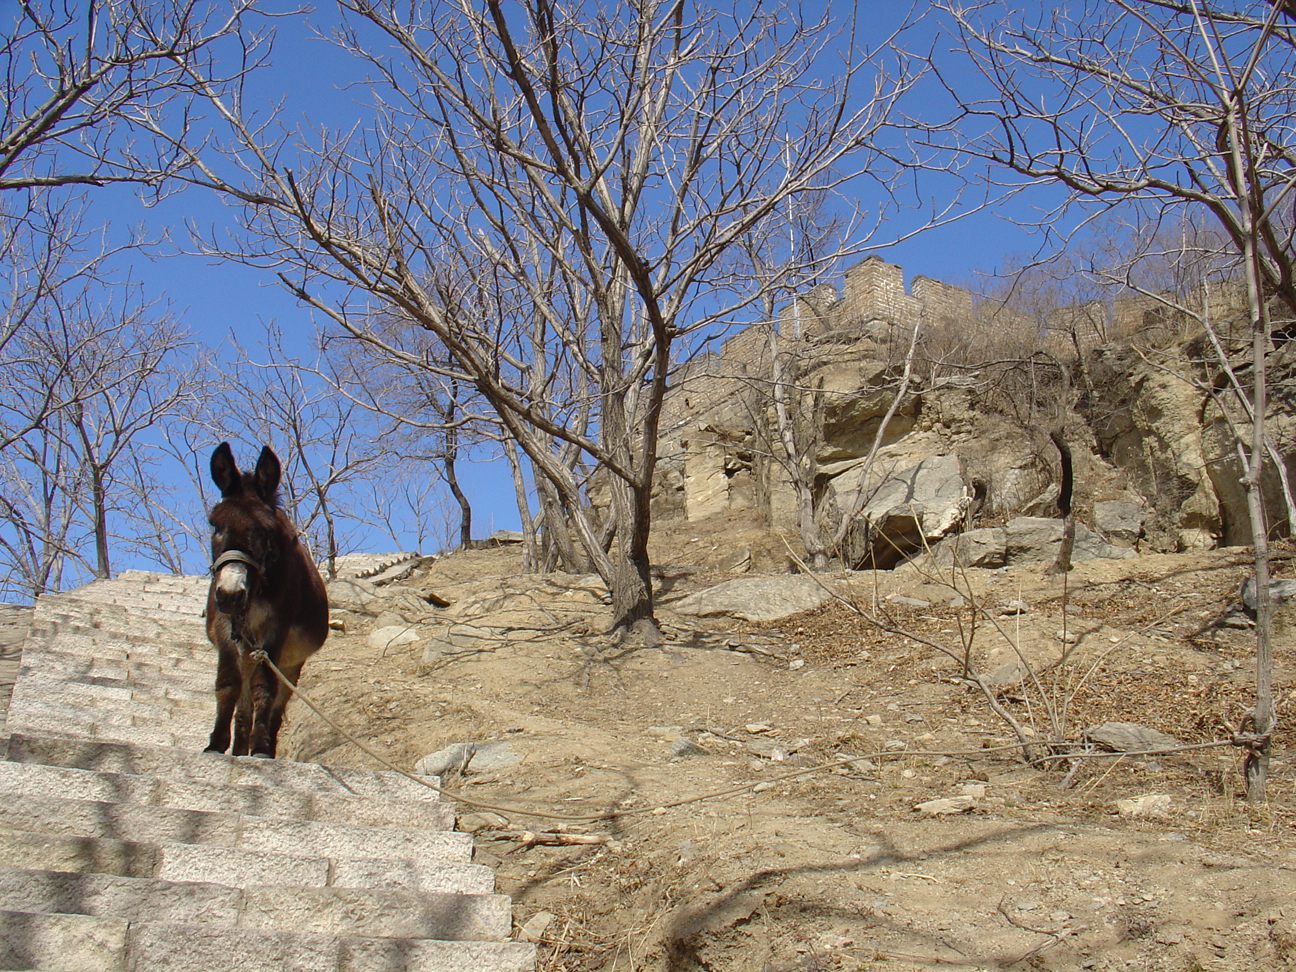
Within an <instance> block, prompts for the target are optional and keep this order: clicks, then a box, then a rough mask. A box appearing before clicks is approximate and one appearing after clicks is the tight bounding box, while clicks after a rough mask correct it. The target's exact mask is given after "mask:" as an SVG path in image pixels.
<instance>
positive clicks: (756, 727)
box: [744, 722, 774, 735]
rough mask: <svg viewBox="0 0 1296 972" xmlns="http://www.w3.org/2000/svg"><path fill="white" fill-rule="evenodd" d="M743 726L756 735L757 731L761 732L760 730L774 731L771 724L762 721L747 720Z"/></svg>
mask: <svg viewBox="0 0 1296 972" xmlns="http://www.w3.org/2000/svg"><path fill="white" fill-rule="evenodd" d="M744 728H746V730H747V731H748V732H750V733H751V734H752V735H756V734H757V733H761V732H773V731H774V727H773V726H771V725H769V724H767V723H764V722H749V723H747V725H746V726H745V727H744Z"/></svg>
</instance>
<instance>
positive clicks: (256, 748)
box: [206, 442, 328, 759]
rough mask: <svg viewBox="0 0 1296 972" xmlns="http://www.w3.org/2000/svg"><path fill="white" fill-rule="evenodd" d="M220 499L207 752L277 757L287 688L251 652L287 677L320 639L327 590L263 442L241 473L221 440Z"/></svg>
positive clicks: (216, 471) (210, 608) (210, 612)
mask: <svg viewBox="0 0 1296 972" xmlns="http://www.w3.org/2000/svg"><path fill="white" fill-rule="evenodd" d="M211 477H212V481H213V482H214V483H215V484H216V486H217V487H218V488H219V489H220V493H221V498H220V501H219V502H218V503H217V504H216V505H215V506H214V507H213V508H212V511H211V513H210V514H209V515H208V517H207V522H209V523H210V524H211V527H212V566H211V570H212V582H211V588H210V589H209V590H208V592H207V637H208V638H209V639H210V640H211V643H212V644H213V645H215V646H216V651H217V653H218V658H217V662H216V726H215V728H213V729H212V734H211V741H210V742H209V743H208V744H207V750H206V751H207V752H209V753H223V752H225V751H226V749H229V747H230V717H231V715H233V716H234V747H233V749H231V750H230V753H231V755H234V756H246V755H247V754H248V752H249V751H250V752H251V754H252V755H253V756H267V757H270V758H271V759H273V758H274V755H275V744H276V743H277V741H278V738H279V726H280V725H281V724H282V722H283V714H284V707H285V706H286V705H287V704H288V696H289V694H290V692H289V689H288V688H287V687H285V686H284V685H283V684H282V683H281V682H280V681H279V680H278V679H277V678H276V677H275V674H274V672H272V671H271V670H270V668H269V666H268V665H266V664H264V663H257V662H256V661H255V660H254V659H253V658H252V653H253V652H254V651H256V650H257V649H261V650H262V651H264V652H265V653H266V657H267V658H269V659H270V660H271V661H272V662H274V663H275V665H277V666H278V667H279V669H280V671H282V672H283V673H284V675H285V676H287V677H288V679H289V680H291V681H292V683H293V684H294V685H295V684H296V683H297V679H298V677H300V675H301V669H302V663H303V662H305V661H306V659H307V658H309V657H310V656H311V655H313V654H314V653H315V652H316V651H318V650H319V648H320V646H321V645H322V644H324V639H325V638H327V637H328V595H327V593H326V592H325V590H324V581H323V580H321V579H320V575H319V571H318V570H317V569H316V568H315V564H314V563H312V562H311V559H310V556H309V554H307V552H306V547H305V546H304V545H303V544H302V543H301V541H300V540H299V539H298V536H297V529H296V527H294V526H293V524H292V521H291V520H289V519H288V516H287V514H286V513H284V511H283V510H282V509H280V507H279V477H280V467H279V457H278V456H276V455H275V454H274V452H273V451H272V450H271V449H270V447H269V446H266V447H265V448H264V449H262V450H261V457H260V458H259V459H258V460H257V464H256V471H255V472H251V473H240V472H239V469H238V466H237V465H235V463H234V453H233V452H232V451H231V450H230V446H229V443H228V442H222V443H221V444H220V445H219V446H218V447H217V448H216V451H215V452H213V453H212V458H211Z"/></svg>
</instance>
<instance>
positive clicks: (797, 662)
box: [788, 658, 805, 672]
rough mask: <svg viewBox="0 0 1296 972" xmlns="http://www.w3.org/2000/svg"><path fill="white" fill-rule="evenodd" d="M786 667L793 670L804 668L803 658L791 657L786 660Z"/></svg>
mask: <svg viewBox="0 0 1296 972" xmlns="http://www.w3.org/2000/svg"><path fill="white" fill-rule="evenodd" d="M788 668H790V669H791V670H792V671H794V672H795V671H797V670H798V669H800V668H805V659H804V658H793V659H792V660H791V661H790V662H788Z"/></svg>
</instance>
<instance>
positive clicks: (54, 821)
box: [0, 794, 472, 863]
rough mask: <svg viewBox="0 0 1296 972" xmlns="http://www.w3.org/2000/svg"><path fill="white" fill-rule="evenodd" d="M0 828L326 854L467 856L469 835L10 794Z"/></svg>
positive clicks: (353, 856) (452, 858) (358, 856)
mask: <svg viewBox="0 0 1296 972" xmlns="http://www.w3.org/2000/svg"><path fill="white" fill-rule="evenodd" d="M0 827H3V828H4V829H5V830H8V831H27V832H30V833H35V834H55V835H60V836H65V837H115V838H117V839H119V840H131V841H152V842H175V843H185V844H202V845H207V846H213V847H238V848H241V849H243V850H250V851H270V852H273V853H280V854H288V855H294V854H301V855H303V856H320V857H330V858H350V859H357V860H363V859H367V858H384V859H387V858H390V859H412V860H417V859H421V858H435V859H440V860H449V861H460V862H464V863H466V862H468V861H469V860H470V859H471V857H472V838H471V837H470V836H469V835H467V834H463V833H459V832H457V831H418V830H403V829H400V828H396V827H371V826H360V825H343V824H332V823H318V822H315V821H305V820H284V819H278V818H268V817H253V816H245V815H242V814H236V813H217V812H210V811H205V810H177V809H171V808H168V807H151V806H141V805H139V804H131V803H107V802H104V801H98V800H73V799H63V798H59V797H45V796H25V795H22V794H11V795H10V796H9V797H8V799H7V800H6V807H5V813H4V816H3V818H2V819H0Z"/></svg>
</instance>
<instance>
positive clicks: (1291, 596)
mask: <svg viewBox="0 0 1296 972" xmlns="http://www.w3.org/2000/svg"><path fill="white" fill-rule="evenodd" d="M1241 597H1242V604H1243V606H1245V607H1246V609H1247V610H1248V611H1254V610H1255V609H1256V583H1255V578H1254V577H1245V578H1243V580H1242V594H1241ZM1269 600H1270V601H1271V602H1272V603H1273V606H1274V607H1282V606H1283V605H1284V604H1287V603H1289V602H1291V601H1296V580H1287V579H1275V580H1271V581H1269Z"/></svg>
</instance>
